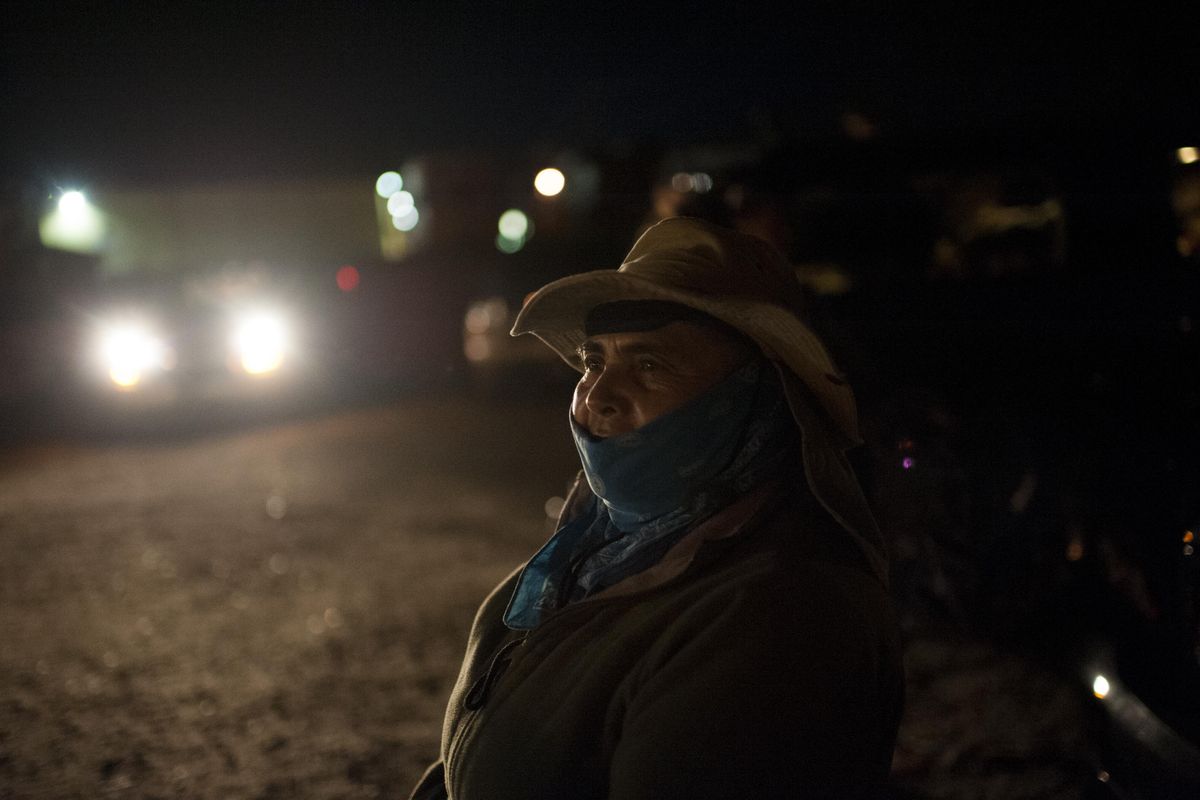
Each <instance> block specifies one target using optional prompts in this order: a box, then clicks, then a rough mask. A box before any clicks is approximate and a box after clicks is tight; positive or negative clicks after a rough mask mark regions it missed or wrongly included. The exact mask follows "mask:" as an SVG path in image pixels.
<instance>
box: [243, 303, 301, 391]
mask: <svg viewBox="0 0 1200 800" xmlns="http://www.w3.org/2000/svg"><path fill="white" fill-rule="evenodd" d="M287 344H288V330H287V324H286V322H285V320H284V319H283V316H282V315H281V314H279V313H277V312H274V311H263V310H260V311H252V312H248V313H245V314H243V315H242V316H241V317H239V318H238V319H237V321H236V323H235V325H234V331H233V349H234V353H235V355H236V357H237V359H238V361H239V362H240V363H241V366H242V369H244V370H245V371H246V372H248V373H250V374H251V375H261V374H263V373H266V372H273V371H274V370H277V369H279V368H280V367H281V366H282V365H283V358H284V355H285V354H286V353H287Z"/></svg>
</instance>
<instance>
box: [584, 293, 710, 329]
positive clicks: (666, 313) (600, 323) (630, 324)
mask: <svg viewBox="0 0 1200 800" xmlns="http://www.w3.org/2000/svg"><path fill="white" fill-rule="evenodd" d="M672 322H691V323H694V324H697V325H706V326H712V327H728V326H727V325H725V324H724V323H722V322H721V321H720V320H718V319H716V318H715V317H713V316H711V315H709V314H705V313H704V312H703V311H697V310H696V309H694V308H691V307H689V306H685V305H683V304H682V303H672V302H670V301H668V300H614V301H613V302H611V303H601V304H600V305H598V306H596V307H595V308H593V309H592V310H591V311H589V312H588V315H587V319H586V320H584V324H583V330H584V333H585V334H586V335H587V336H598V335H603V334H606V333H631V332H635V331H636V332H640V331H652V330H656V329H658V328H661V327H663V326H664V325H670V324H671V323H672Z"/></svg>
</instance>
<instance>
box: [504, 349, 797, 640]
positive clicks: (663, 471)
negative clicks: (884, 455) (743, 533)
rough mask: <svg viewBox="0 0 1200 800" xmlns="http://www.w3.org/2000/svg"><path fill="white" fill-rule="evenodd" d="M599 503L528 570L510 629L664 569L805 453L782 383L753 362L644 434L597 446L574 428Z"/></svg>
mask: <svg viewBox="0 0 1200 800" xmlns="http://www.w3.org/2000/svg"><path fill="white" fill-rule="evenodd" d="M571 429H572V433H573V435H574V437H575V445H576V447H577V448H578V450H579V456H580V460H581V461H582V463H583V470H584V474H585V476H586V477H587V481H588V485H589V486H590V487H591V489H592V492H593V494H594V495H595V497H593V498H592V501H591V503H590V505H589V506H588V507H587V508H585V509H584V511H583V513H581V514H579V515H578V516H577V517H575V518H574V519H573V520H571V521H569V522H567V524H565V525H564V526H563V527H562V528H560V529H559V530H558V531H557V532H556V533H555V534H554V536H553V537H551V539H550V540H549V541H548V542H547V543H546V544H545V546H543V547H542V549H541V550H539V551H538V552H537V553H536V554H535V555H534V557H533V558H532V559H531V560H530V561H529V563H528V564H526V565H525V569H524V570H523V571H522V572H521V576H520V578H519V579H518V580H517V586H516V589H515V591H514V592H513V597H512V600H511V601H510V602H509V606H508V610H507V612H506V613H505V616H504V622H505V624H507V625H508V626H509V627H510V628H515V629H518V630H528V629H530V628H534V627H536V626H537V625H538V623H539V622H541V620H542V618H543V617H544V616H545V615H546V614H547V613H549V612H551V611H554V610H556V609H558V608H561V607H562V606H564V605H566V604H567V603H569V602H572V601H575V600H580V599H583V598H584V597H587V596H588V595H590V594H594V593H595V592H597V591H600V590H601V589H604V588H606V587H608V586H612V585H613V584H615V583H617V582H618V581H620V580H622V579H624V578H626V577H628V576H630V575H634V574H636V573H638V572H641V571H642V570H644V569H646V568H648V567H650V566H652V565H653V564H655V563H657V561H658V560H659V559H660V558H661V557H662V556H663V555H664V554H665V553H666V551H667V550H668V549H670V547H671V545H673V544H674V543H675V542H676V541H678V540H679V538H680V537H681V536H682V535H683V534H684V533H686V532H687V531H688V530H689V529H691V528H692V527H693V526H694V525H695V524H696V523H698V522H701V521H702V520H704V519H707V518H708V517H710V516H712V515H713V514H714V513H716V512H717V511H719V510H721V509H722V508H724V507H725V506H727V505H729V504H730V503H731V502H732V501H733V500H735V499H736V498H737V497H739V496H741V495H742V494H744V493H745V492H746V491H747V490H749V489H751V488H753V487H754V486H755V485H757V484H758V483H760V482H761V481H762V480H764V479H766V478H767V477H769V476H771V475H773V474H778V469H779V467H780V466H781V465H782V463H783V462H784V460H785V459H786V458H787V457H788V454H789V453H796V452H798V449H797V437H798V432H797V430H796V427H795V423H794V422H793V420H792V416H791V413H790V412H789V410H788V406H787V401H786V399H785V397H784V394H783V389H782V387H781V385H780V383H779V377H778V375H777V373H776V372H775V370H774V368H773V367H772V366H771V365H770V364H769V363H768V362H766V361H762V360H756V361H752V362H750V363H748V364H746V365H745V366H743V367H741V368H739V369H737V370H735V371H734V372H733V373H732V374H730V375H729V377H727V378H725V379H724V380H723V381H721V382H720V383H718V384H717V385H716V386H714V387H713V388H712V389H710V390H708V391H707V392H705V393H704V394H702V395H700V396H699V397H696V398H694V399H693V400H690V401H689V402H688V403H686V404H684V405H683V406H681V407H680V408H678V409H676V410H675V411H672V412H671V413H669V414H664V415H663V416H661V417H659V418H658V419H656V420H653V421H652V422H650V423H649V424H647V425H643V426H642V427H641V428H638V429H637V430H634V431H631V432H629V433H625V434H622V435H620V436H613V437H609V438H607V439H597V438H595V437H593V436H591V435H590V434H588V433H587V432H586V431H585V430H583V429H582V428H581V427H580V426H579V425H578V423H576V422H575V421H574V420H573V419H572V420H571Z"/></svg>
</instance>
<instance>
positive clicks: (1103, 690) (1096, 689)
mask: <svg viewBox="0 0 1200 800" xmlns="http://www.w3.org/2000/svg"><path fill="white" fill-rule="evenodd" d="M1111 689H1112V687H1111V686H1109V683H1108V678H1106V677H1104V676H1103V675H1097V676H1096V680H1094V681H1092V694H1094V695H1096V697H1097V698H1099V699H1101V700H1103V699H1104V698H1105V697H1108V693H1109V691H1110V690H1111Z"/></svg>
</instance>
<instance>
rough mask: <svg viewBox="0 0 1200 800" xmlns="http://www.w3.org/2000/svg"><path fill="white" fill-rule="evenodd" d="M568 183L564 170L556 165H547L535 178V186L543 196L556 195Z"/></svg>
mask: <svg viewBox="0 0 1200 800" xmlns="http://www.w3.org/2000/svg"><path fill="white" fill-rule="evenodd" d="M566 185H567V177H566V176H565V175H563V174H562V170H560V169H556V168H555V167H546V168H545V169H544V170H542V171H540V172H538V174H537V175H535V176H534V178H533V188H534V189H537V193H538V194H540V195H542V196H543V197H554V196H555V195H556V194H558V193H560V192H561V191H562V190H563V188H565V187H566Z"/></svg>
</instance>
